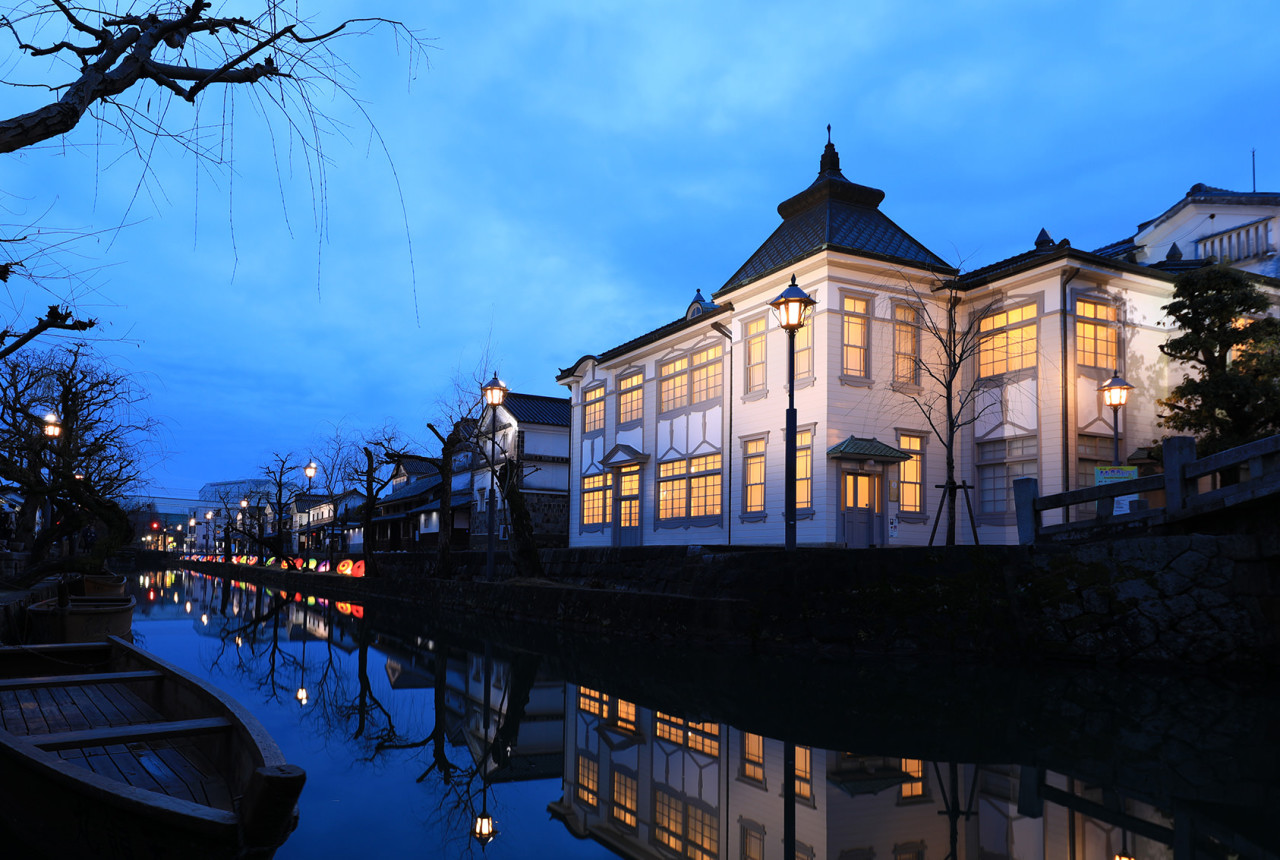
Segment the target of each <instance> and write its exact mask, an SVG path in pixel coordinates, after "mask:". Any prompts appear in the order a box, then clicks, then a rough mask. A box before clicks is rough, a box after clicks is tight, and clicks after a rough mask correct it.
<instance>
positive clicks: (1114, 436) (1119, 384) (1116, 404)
mask: <svg viewBox="0 0 1280 860" xmlns="http://www.w3.org/2000/svg"><path fill="white" fill-rule="evenodd" d="M1098 390H1099V391H1101V392H1102V402H1103V403H1105V404H1107V405H1108V406H1110V407H1111V465H1113V466H1119V465H1120V407H1122V406H1124V405H1125V403H1127V402H1128V400H1129V392H1130V391H1132V390H1133V386H1132V385H1130V384H1129V383H1127V382H1125V381H1124V380H1123V379H1121V378H1120V371H1119V370H1118V369H1117V370H1116V372H1115V375H1114V376H1112V377H1111V378H1110V379H1109V380H1107V381H1106V382H1105V383H1103V384H1102V385H1101V386H1099V388H1098Z"/></svg>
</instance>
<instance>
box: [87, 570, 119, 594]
mask: <svg viewBox="0 0 1280 860" xmlns="http://www.w3.org/2000/svg"><path fill="white" fill-rule="evenodd" d="M125 583H126V580H125V578H124V574H121V573H85V574H81V575H80V584H81V587H82V588H83V589H84V595H85V597H106V596H115V595H120V594H124V587H125Z"/></svg>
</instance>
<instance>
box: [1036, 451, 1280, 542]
mask: <svg viewBox="0 0 1280 860" xmlns="http://www.w3.org/2000/svg"><path fill="white" fill-rule="evenodd" d="M1163 447H1164V473H1163V474H1160V475H1149V476H1147V477H1145V478H1135V479H1133V480H1131V481H1119V482H1117V483H1114V484H1105V485H1103V486H1100V487H1087V488H1085V489H1083V490H1072V491H1070V492H1067V493H1055V494H1054V495H1051V496H1041V495H1039V483H1038V482H1037V481H1036V479H1035V478H1015V479H1014V482H1013V494H1014V501H1015V504H1016V507H1017V513H1018V542H1019V543H1021V544H1033V543H1035V542H1036V541H1038V540H1044V539H1050V538H1058V539H1062V538H1070V537H1084V536H1087V535H1088V534H1089V533H1090V532H1093V531H1097V530H1098V529H1099V528H1102V527H1106V528H1108V529H1112V528H1115V527H1117V526H1123V525H1133V526H1135V527H1137V526H1151V525H1158V524H1162V523H1170V522H1176V521H1178V520H1182V519H1185V518H1187V517H1192V516H1196V515H1199V514H1205V513H1209V512H1211V511H1215V510H1220V509H1222V508H1225V507H1229V506H1231V505H1237V504H1240V503H1242V502H1249V501H1253V500H1255V499H1259V498H1262V497H1263V496H1267V495H1271V494H1274V493H1276V492H1278V491H1280V435H1277V436H1269V437H1267V438H1266V439H1260V440H1258V441H1257V442H1250V443H1249V444H1248V445H1241V446H1240V447H1238V448H1231V449H1230V450H1227V451H1221V452H1219V453H1217V454H1211V455H1209V456H1208V457H1204V458H1201V459H1199V460H1197V459H1196V442H1195V439H1193V438H1191V437H1190V436H1174V437H1171V438H1169V439H1166V440H1165V441H1164V446H1163ZM1224 473H1225V474H1226V475H1230V476H1231V477H1230V479H1229V483H1225V484H1224V483H1223V482H1221V481H1215V480H1213V476H1215V475H1220V474H1224ZM1156 490H1164V499H1165V504H1164V507H1163V508H1147V507H1146V506H1145V505H1144V506H1139V507H1138V509H1137V510H1131V511H1130V512H1128V513H1124V514H1119V515H1117V516H1111V512H1112V510H1113V507H1114V500H1115V499H1116V498H1118V497H1120V496H1133V495H1136V494H1138V493H1146V492H1151V491H1156ZM1089 502H1097V503H1098V515H1097V516H1096V517H1095V518H1094V519H1092V520H1082V521H1077V522H1062V523H1056V524H1053V525H1047V526H1046V525H1043V524H1042V522H1041V520H1042V517H1043V514H1044V513H1045V512H1046V511H1055V510H1060V509H1063V510H1065V509H1069V508H1070V507H1071V506H1073V505H1082V504H1087V503H1089Z"/></svg>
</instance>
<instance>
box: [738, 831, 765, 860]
mask: <svg viewBox="0 0 1280 860" xmlns="http://www.w3.org/2000/svg"><path fill="white" fill-rule="evenodd" d="M741 832H742V860H764V834H763V833H762V832H760V831H759V830H756V829H755V828H754V827H748V826H747V825H745V824H743V825H742V831H741Z"/></svg>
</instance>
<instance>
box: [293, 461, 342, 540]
mask: <svg viewBox="0 0 1280 860" xmlns="http://www.w3.org/2000/svg"><path fill="white" fill-rule="evenodd" d="M319 469H320V467H319V466H317V465H316V461H315V460H312V461H311V462H309V463H307V465H305V466H303V467H302V474H304V475H306V476H307V495H308V496H310V495H311V480H312V479H313V478H315V476H316V472H317V471H319ZM307 504H308V505H310V504H311V501H310V499H308V500H307ZM335 507H336V506H335ZM334 514H335V518H336V515H337V511H336V510H335V511H334ZM307 528H308V529H310V528H311V509H310V508H307ZM297 531H298V538H297V543H298V554H299V555H301V554H302V549H303V547H302V530H301V529H298V530H297Z"/></svg>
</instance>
